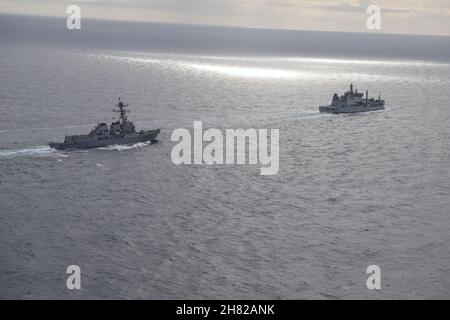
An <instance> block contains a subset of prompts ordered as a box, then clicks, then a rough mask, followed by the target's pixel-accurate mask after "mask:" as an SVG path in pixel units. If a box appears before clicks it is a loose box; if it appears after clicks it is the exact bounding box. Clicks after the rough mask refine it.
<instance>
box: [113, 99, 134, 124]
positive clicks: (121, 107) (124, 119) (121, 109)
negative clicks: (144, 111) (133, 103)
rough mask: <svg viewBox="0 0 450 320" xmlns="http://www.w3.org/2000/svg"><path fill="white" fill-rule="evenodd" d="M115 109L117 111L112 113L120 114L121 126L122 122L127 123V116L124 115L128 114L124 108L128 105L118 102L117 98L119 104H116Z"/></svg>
mask: <svg viewBox="0 0 450 320" xmlns="http://www.w3.org/2000/svg"><path fill="white" fill-rule="evenodd" d="M116 107H118V108H119V110H114V112H118V113H120V120H121V121H122V124H123V123H124V122H126V121H127V115H126V114H127V113H128V112H130V111H129V110H127V109H126V108H125V107H128V105H127V104H123V102H122V100H120V97H119V103H118V104H116Z"/></svg>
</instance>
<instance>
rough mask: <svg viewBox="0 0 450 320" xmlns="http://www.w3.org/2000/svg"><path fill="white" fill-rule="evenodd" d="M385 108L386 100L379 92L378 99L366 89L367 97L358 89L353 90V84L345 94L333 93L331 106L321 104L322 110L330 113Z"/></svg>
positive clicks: (320, 108) (320, 109)
mask: <svg viewBox="0 0 450 320" xmlns="http://www.w3.org/2000/svg"><path fill="white" fill-rule="evenodd" d="M383 109H384V100H381V97H380V95H379V94H378V99H374V98H370V99H369V92H368V90H366V97H365V98H364V95H363V94H362V93H360V92H358V90H353V84H350V91H347V92H345V93H344V95H341V96H338V94H337V93H335V94H334V95H333V100H332V101H331V104H330V105H329V106H320V107H319V111H320V112H328V113H355V112H364V111H375V110H383Z"/></svg>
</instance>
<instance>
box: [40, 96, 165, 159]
mask: <svg viewBox="0 0 450 320" xmlns="http://www.w3.org/2000/svg"><path fill="white" fill-rule="evenodd" d="M127 106H128V105H126V104H124V103H123V102H122V101H121V100H120V98H119V103H118V104H116V107H117V108H118V110H114V112H118V113H119V120H117V121H114V122H112V123H111V125H110V126H109V127H108V125H107V124H106V123H99V124H97V125H96V126H95V128H94V129H93V130H92V131H91V132H90V133H89V134H86V135H73V136H66V137H65V138H64V142H50V143H49V145H50V147H51V148H55V149H58V150H64V149H83V148H97V147H105V146H109V145H117V144H119V145H129V144H134V143H138V142H148V141H154V140H155V139H156V136H157V135H158V134H159V132H160V129H155V130H141V131H139V132H138V131H136V128H135V126H134V124H133V122H131V121H129V120H128V119H127V113H129V112H130V111H129V110H128V109H126V107H127Z"/></svg>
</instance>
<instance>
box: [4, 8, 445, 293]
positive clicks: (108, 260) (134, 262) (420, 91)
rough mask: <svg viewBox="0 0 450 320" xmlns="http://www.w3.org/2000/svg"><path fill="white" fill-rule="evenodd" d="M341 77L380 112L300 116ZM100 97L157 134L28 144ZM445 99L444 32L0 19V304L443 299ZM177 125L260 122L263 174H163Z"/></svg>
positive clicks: (250, 169) (53, 133) (97, 106)
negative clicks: (64, 144) (74, 272)
mask: <svg viewBox="0 0 450 320" xmlns="http://www.w3.org/2000/svg"><path fill="white" fill-rule="evenodd" d="M350 83H353V84H354V85H355V86H356V88H358V89H360V91H361V92H363V91H365V89H366V88H367V89H369V95H371V96H378V92H381V97H382V98H383V99H385V100H386V101H387V108H386V110H384V111H378V112H369V113H362V114H354V115H326V114H320V113H319V112H318V106H319V105H324V104H328V103H330V101H331V97H332V95H333V93H334V92H337V93H339V94H341V93H343V92H344V91H345V90H347V89H348V86H349V84H350ZM118 96H120V97H122V99H123V100H125V101H126V102H127V103H129V105H130V110H131V113H130V115H129V118H130V119H131V120H132V121H134V122H135V124H136V126H137V127H138V129H140V128H148V129H151V128H161V134H160V136H159V141H158V142H157V143H153V144H136V145H133V146H111V147H106V148H99V149H93V150H88V151H67V152H66V151H64V152H62V151H56V150H53V149H50V148H49V147H48V145H47V143H48V142H49V141H62V140H63V138H64V135H65V134H75V133H87V132H89V131H90V129H91V128H92V127H93V126H94V125H95V124H96V123H97V122H98V121H105V122H110V121H111V118H112V117H113V116H114V115H113V114H112V112H111V110H112V109H113V108H114V106H113V105H114V104H115V103H116V101H117V97H118ZM449 101H450V38H446V37H419V36H393V35H382V34H351V33H321V32H301V31H283V30H256V29H233V28H219V27H205V26H203V27H200V26H183V25H164V24H151V23H126V22H107V21H94V20H87V21H83V22H82V29H81V30H78V31H69V30H67V29H66V28H65V20H64V18H61V19H57V18H31V17H22V16H6V15H0V298H2V299H7V298H21V299H42V298H56V299H79V298H87V299H94V298H98V299H111V298H119V299H181V298H187V299H256V298H257V299H282V298H283V299H313V298H318V299H358V298H369V299H380V298H393V299H400V298H407V299H418V298H427V299H428V298H438V299H444V298H445V299H449V298H450V232H449V230H450V211H449V208H450V166H449V163H450V153H449V150H450V149H449V147H450V146H449V136H450V125H449V123H450V107H449ZM194 121H203V127H204V128H205V129H206V128H218V129H221V130H224V129H226V128H244V129H247V128H255V129H258V128H267V129H271V128H278V129H279V130H280V169H279V173H278V174H277V175H273V176H261V175H260V174H259V173H260V166H258V165H227V166H225V165H215V166H208V165H181V166H177V165H175V164H173V163H172V161H171V157H170V154H171V150H172V148H173V146H174V145H175V143H174V142H171V141H170V136H171V133H172V132H173V130H175V129H177V128H187V129H189V130H191V131H192V129H193V123H194ZM69 265H79V266H80V268H81V274H82V275H81V286H82V288H81V290H68V289H67V288H66V279H67V277H68V276H69V275H68V274H66V268H67V266H69ZM370 265H378V266H380V268H381V286H382V289H381V290H374V291H371V290H368V289H367V286H366V280H367V277H368V276H369V275H368V274H366V268H367V267H368V266H370Z"/></svg>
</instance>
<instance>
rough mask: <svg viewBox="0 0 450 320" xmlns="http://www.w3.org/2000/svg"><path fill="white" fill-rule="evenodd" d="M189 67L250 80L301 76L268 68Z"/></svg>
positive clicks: (207, 65) (189, 64)
mask: <svg viewBox="0 0 450 320" xmlns="http://www.w3.org/2000/svg"><path fill="white" fill-rule="evenodd" d="M186 65H187V66H188V67H191V68H195V69H197V70H203V71H210V72H217V73H222V74H225V75H229V76H236V77H249V78H292V77H296V76H298V75H299V74H298V73H297V72H293V71H287V70H281V69H266V68H248V67H236V66H223V65H211V64H195V63H188V64H186Z"/></svg>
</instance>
